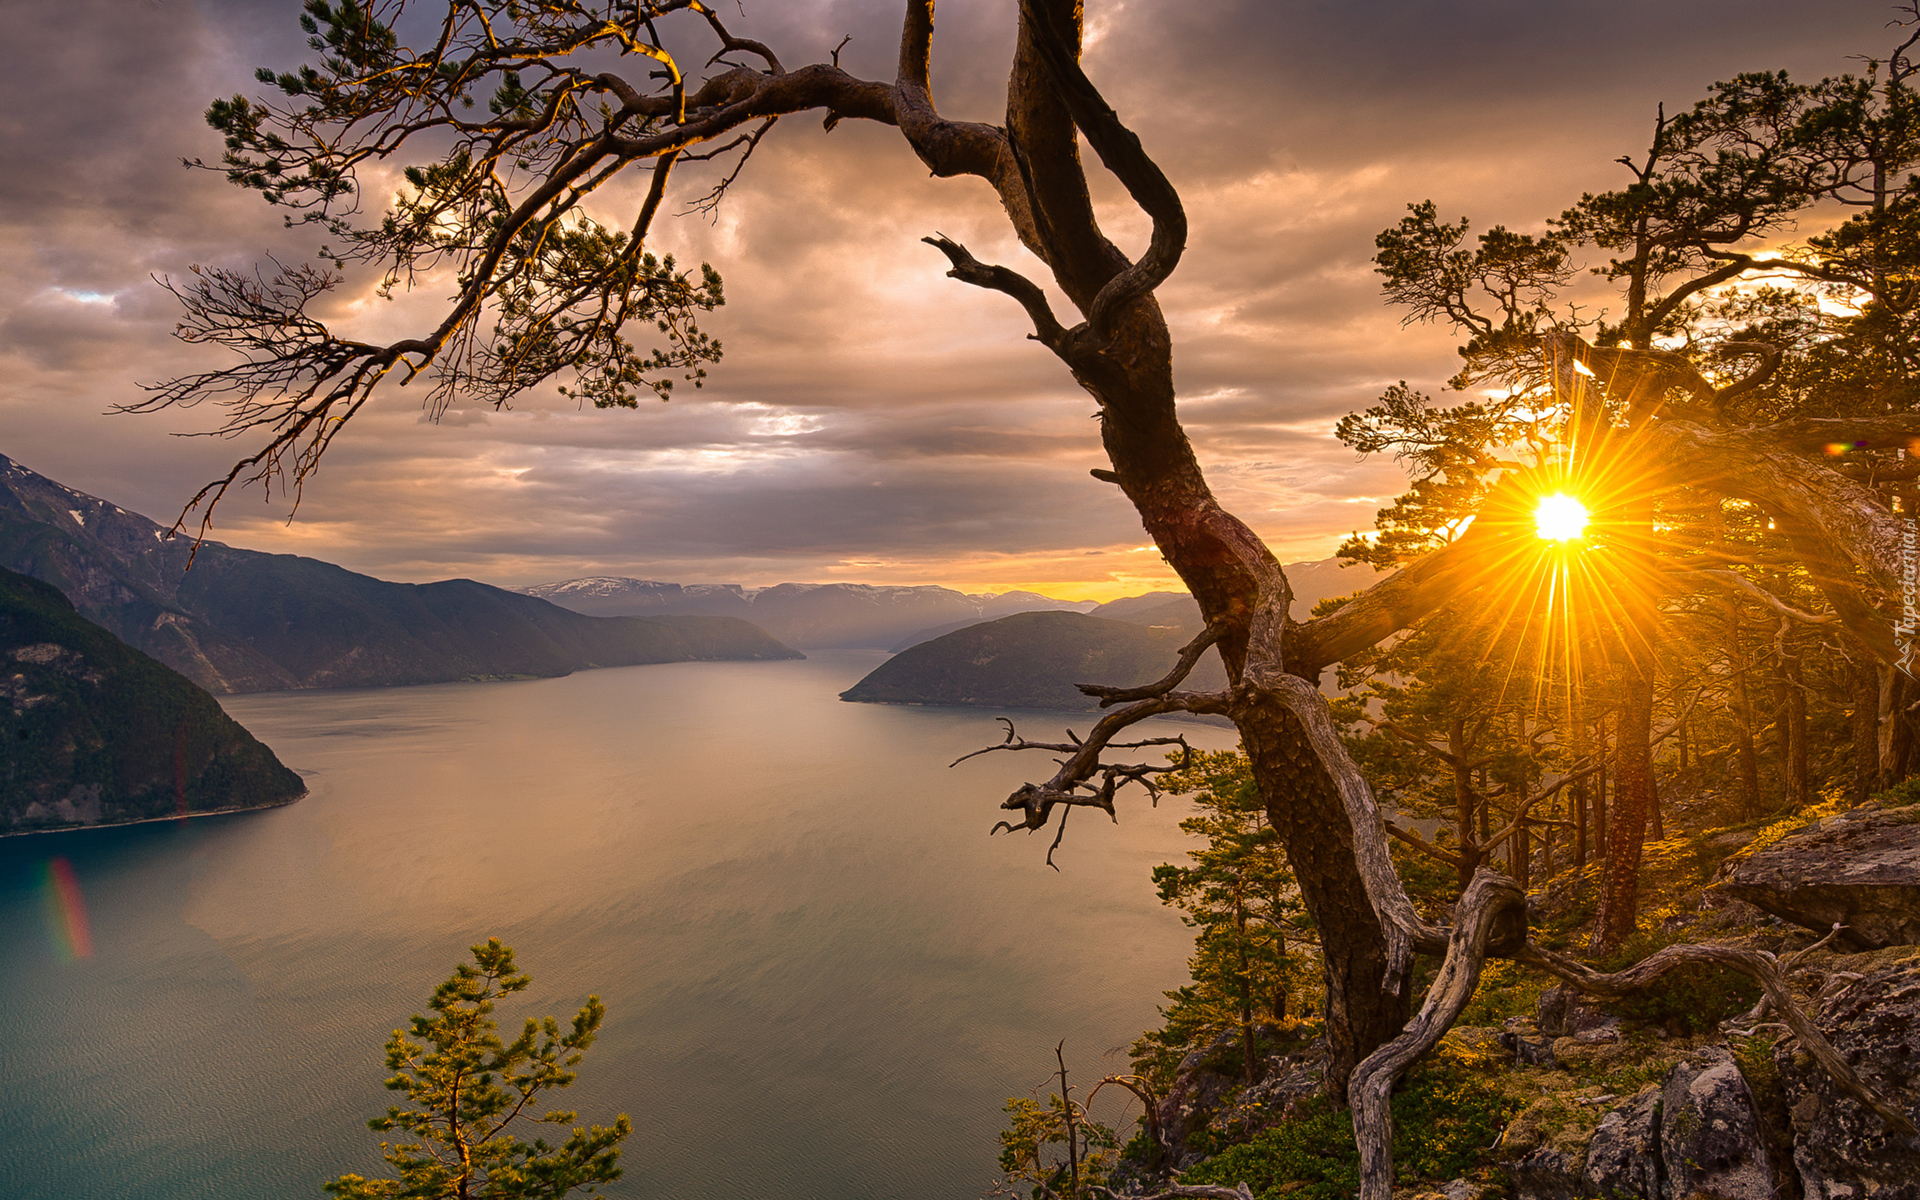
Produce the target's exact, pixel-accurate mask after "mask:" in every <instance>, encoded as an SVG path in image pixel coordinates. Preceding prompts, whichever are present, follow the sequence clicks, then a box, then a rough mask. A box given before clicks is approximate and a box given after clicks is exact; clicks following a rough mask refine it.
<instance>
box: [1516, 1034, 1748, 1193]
mask: <svg viewBox="0 0 1920 1200" xmlns="http://www.w3.org/2000/svg"><path fill="white" fill-rule="evenodd" d="M1508 1174H1509V1177H1510V1178H1511V1180H1512V1183H1513V1189H1514V1196H1515V1197H1516V1200H1584V1198H1587V1197H1609V1198H1621V1197H1636V1198H1637V1200H1690V1198H1692V1197H1699V1196H1710V1197H1714V1198H1715V1200H1774V1197H1775V1196H1776V1195H1778V1194H1780V1193H1779V1191H1778V1189H1779V1186H1780V1185H1781V1184H1782V1183H1783V1182H1786V1181H1785V1180H1784V1179H1783V1178H1782V1177H1781V1175H1782V1173H1781V1172H1780V1171H1779V1170H1777V1164H1775V1163H1774V1162H1773V1161H1772V1156H1771V1155H1770V1154H1769V1152H1768V1149H1767V1131H1766V1128H1765V1125H1764V1122H1763V1120H1762V1118H1761V1115H1760V1112H1759V1107H1758V1105H1757V1104H1756V1103H1755V1102H1754V1097H1753V1092H1752V1089H1750V1088H1749V1087H1748V1086H1747V1081H1746V1078H1745V1077H1744V1076H1743V1075H1741V1073H1740V1068H1739V1067H1738V1066H1737V1065H1736V1064H1735V1063H1734V1061H1733V1058H1732V1056H1731V1054H1729V1053H1728V1051H1727V1049H1726V1048H1725V1047H1724V1046H1709V1047H1705V1048H1703V1049H1701V1050H1699V1051H1696V1052H1695V1053H1694V1054H1692V1055H1691V1056H1689V1057H1688V1058H1687V1059H1685V1060H1683V1061H1681V1062H1678V1063H1675V1064H1674V1065H1673V1067H1672V1068H1671V1069H1670V1070H1669V1071H1668V1072H1667V1074H1666V1077H1665V1079H1664V1080H1663V1081H1662V1082H1661V1083H1660V1084H1659V1085H1657V1086H1655V1085H1651V1084H1650V1085H1648V1086H1647V1087H1645V1088H1642V1089H1641V1090H1640V1092H1639V1093H1638V1094H1637V1095H1635V1096H1633V1097H1632V1098H1630V1099H1629V1100H1627V1101H1626V1102H1625V1103H1624V1104H1618V1105H1616V1106H1615V1107H1614V1109H1613V1111H1611V1112H1609V1113H1608V1114H1607V1115H1606V1116H1605V1117H1603V1118H1602V1119H1601V1121H1600V1124H1599V1126H1598V1127H1596V1128H1594V1129H1593V1131H1592V1134H1591V1136H1589V1137H1588V1138H1587V1141H1586V1147H1585V1152H1584V1153H1582V1152H1581V1151H1580V1150H1579V1148H1578V1143H1577V1142H1575V1143H1574V1144H1573V1145H1568V1144H1567V1142H1566V1139H1559V1140H1555V1141H1549V1142H1546V1143H1545V1144H1541V1145H1538V1146H1536V1147H1534V1148H1532V1149H1530V1150H1529V1151H1528V1152H1527V1153H1526V1154H1525V1155H1524V1156H1522V1157H1520V1158H1519V1159H1518V1160H1517V1161H1514V1162H1512V1163H1510V1164H1509V1166H1508Z"/></svg>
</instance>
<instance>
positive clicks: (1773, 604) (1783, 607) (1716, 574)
mask: <svg viewBox="0 0 1920 1200" xmlns="http://www.w3.org/2000/svg"><path fill="white" fill-rule="evenodd" d="M1676 578H1689V579H1707V580H1711V581H1713V582H1714V583H1718V584H1720V585H1721V586H1723V587H1728V588H1731V589H1733V590H1734V591H1737V592H1739V593H1741V594H1742V595H1745V596H1747V597H1749V598H1750V599H1753V600H1757V601H1759V602H1760V603H1761V604H1764V605H1766V606H1767V607H1768V608H1770V609H1772V610H1773V611H1774V612H1775V613H1777V614H1779V615H1780V616H1782V617H1786V618H1788V619H1790V620H1794V621H1798V622H1800V623H1801V624H1802V625H1832V624H1834V623H1835V622H1837V621H1838V620H1839V619H1840V614H1839V613H1810V612H1803V611H1801V610H1800V609H1797V608H1795V607H1793V606H1792V605H1790V604H1788V603H1787V602H1786V601H1784V600H1782V599H1780V597H1778V596H1776V595H1774V594H1773V593H1772V592H1769V591H1767V590H1766V589H1765V588H1763V587H1761V586H1759V585H1758V584H1756V583H1754V582H1753V581H1752V580H1750V579H1748V578H1746V577H1745V576H1743V575H1740V574H1739V573H1737V572H1734V571H1687V572H1685V573H1684V574H1682V575H1677V576H1676Z"/></svg>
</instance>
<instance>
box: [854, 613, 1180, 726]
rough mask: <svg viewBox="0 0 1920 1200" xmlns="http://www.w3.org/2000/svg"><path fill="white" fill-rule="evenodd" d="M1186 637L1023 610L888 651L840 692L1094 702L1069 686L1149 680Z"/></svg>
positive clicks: (1032, 704) (996, 702)
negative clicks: (895, 651)
mask: <svg viewBox="0 0 1920 1200" xmlns="http://www.w3.org/2000/svg"><path fill="white" fill-rule="evenodd" d="M1186 640H1187V639H1186V638H1184V637H1181V636H1180V635H1179V634H1178V633H1177V632H1174V631H1171V630H1154V629H1148V628H1147V627H1145V626H1143V625H1132V624H1128V623H1127V622H1125V621H1109V620H1106V619H1104V618H1101V617H1091V616H1087V615H1085V614H1083V613H1075V612H1027V613H1016V614H1015V615H1013V616H1011V617H1002V618H1000V619H999V620H997V621H987V622H985V623H983V624H979V625H970V626H968V627H967V628H965V629H961V630H958V631H957V632H954V633H949V634H947V635H946V636H944V637H938V638H935V639H934V640H932V641H930V642H922V643H921V644H920V645H918V646H915V647H913V648H912V649H910V650H906V651H903V652H902V653H900V654H896V655H894V656H893V657H892V658H890V659H888V660H887V661H886V662H884V663H882V664H881V665H880V666H879V667H878V668H876V669H875V670H874V671H873V672H872V673H871V674H869V675H868V676H867V677H866V678H865V679H862V680H861V681H860V682H859V683H856V684H854V685H853V686H852V687H850V688H848V689H847V690H846V691H844V692H842V693H840V698H841V699H842V700H851V701H858V702H865V703H874V704H954V705H965V706H970V707H983V708H1045V709H1060V710H1067V711H1073V712H1080V711H1085V710H1087V709H1091V708H1094V707H1095V701H1094V700H1093V699H1092V698H1091V697H1089V696H1084V695H1082V694H1081V693H1080V692H1079V691H1077V690H1076V689H1075V687H1074V685H1075V684H1078V683H1105V684H1112V685H1114V686H1116V687H1131V686H1134V685H1136V684H1141V683H1151V682H1152V681H1153V680H1155V679H1157V678H1159V677H1160V676H1161V675H1164V674H1165V673H1166V671H1167V668H1168V667H1170V666H1172V665H1173V658H1174V654H1175V652H1176V651H1177V650H1178V649H1179V648H1180V646H1181V645H1182V644H1183V643H1184V642H1185V641H1186Z"/></svg>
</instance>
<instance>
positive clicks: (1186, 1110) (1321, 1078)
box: [1155, 1025, 1328, 1169]
mask: <svg viewBox="0 0 1920 1200" xmlns="http://www.w3.org/2000/svg"><path fill="white" fill-rule="evenodd" d="M1279 1033H1280V1031H1279V1030H1277V1029H1275V1028H1274V1027H1273V1026H1270V1025H1261V1026H1256V1035H1257V1036H1261V1037H1268V1038H1274V1037H1278V1036H1279ZM1239 1047H1240V1041H1239V1037H1238V1035H1237V1034H1234V1033H1223V1034H1221V1035H1220V1036H1219V1037H1217V1038H1215V1039H1214V1040H1213V1041H1212V1042H1210V1043H1209V1044H1208V1045H1206V1046H1205V1047H1203V1048H1202V1049H1199V1050H1195V1051H1193V1052H1192V1053H1191V1054H1189V1055H1187V1057H1186V1058H1185V1059H1183V1060H1182V1061H1181V1063H1180V1066H1179V1067H1178V1068H1177V1069H1176V1070H1175V1072H1174V1078H1173V1086H1172V1087H1171V1088H1169V1089H1168V1091H1167V1094H1166V1096H1165V1097H1164V1098H1163V1099H1162V1100H1161V1101H1160V1103H1159V1105H1158V1106H1157V1107H1156V1108H1155V1112H1156V1113H1157V1115H1158V1117H1159V1122H1160V1135H1161V1138H1162V1140H1163V1145H1164V1148H1165V1150H1166V1152H1167V1165H1169V1166H1171V1167H1173V1168H1175V1169H1181V1168H1185V1167H1189V1166H1192V1165H1193V1164H1194V1163H1196V1162H1198V1161H1199V1160H1200V1159H1201V1158H1202V1157H1203V1155H1202V1154H1201V1153H1200V1152H1198V1151H1196V1150H1194V1149H1193V1148H1192V1147H1191V1146H1190V1145H1189V1141H1190V1140H1191V1139H1192V1138H1193V1136H1194V1135H1195V1134H1196V1133H1198V1132H1200V1131H1201V1130H1203V1129H1207V1128H1209V1127H1210V1126H1211V1127H1222V1126H1232V1127H1233V1128H1234V1129H1235V1132H1236V1133H1237V1134H1239V1135H1243V1136H1244V1135H1250V1134H1252V1133H1256V1132H1258V1131H1259V1130H1262V1129H1265V1128H1267V1127H1268V1126H1270V1125H1273V1124H1276V1123H1278V1122H1279V1121H1281V1120H1284V1119H1285V1118H1286V1117H1287V1116H1289V1115H1290V1114H1291V1113H1292V1111H1293V1108H1294V1106H1295V1105H1297V1104H1298V1103H1299V1102H1300V1101H1302V1100H1304V1099H1306V1098H1307V1097H1309V1096H1313V1095H1317V1094H1319V1092H1320V1091H1321V1089H1322V1086H1323V1085H1324V1083H1325V1080H1326V1074H1327V1059H1328V1055H1327V1047H1326V1041H1325V1039H1316V1040H1315V1041H1313V1042H1312V1043H1310V1044H1308V1045H1307V1046H1306V1047H1305V1048H1304V1049H1303V1050H1302V1051H1301V1052H1300V1053H1298V1054H1291V1055H1282V1054H1275V1055H1269V1056H1268V1057H1267V1059H1266V1060H1265V1062H1264V1063H1263V1064H1262V1066H1261V1075H1260V1079H1259V1080H1258V1081H1257V1082H1256V1083H1255V1084H1254V1085H1253V1086H1252V1087H1246V1082H1247V1080H1246V1075H1245V1067H1244V1065H1243V1064H1244V1062H1245V1060H1244V1059H1243V1058H1242V1057H1241V1051H1240V1048H1239ZM1242 1089H1244V1091H1243V1090H1242Z"/></svg>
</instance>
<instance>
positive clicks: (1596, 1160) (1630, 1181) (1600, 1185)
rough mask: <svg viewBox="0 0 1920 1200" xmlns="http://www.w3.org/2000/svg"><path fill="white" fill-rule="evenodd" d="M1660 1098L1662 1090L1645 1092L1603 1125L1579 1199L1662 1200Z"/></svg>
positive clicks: (1589, 1153) (1591, 1149)
mask: <svg viewBox="0 0 1920 1200" xmlns="http://www.w3.org/2000/svg"><path fill="white" fill-rule="evenodd" d="M1661 1096H1662V1091H1661V1089H1659V1088H1656V1087H1647V1088H1644V1089H1642V1090H1641V1092H1640V1094H1639V1095H1637V1096H1635V1097H1634V1098H1633V1099H1632V1100H1631V1101H1630V1102H1628V1103H1627V1104H1626V1105H1625V1106H1623V1107H1621V1108H1617V1109H1615V1110H1614V1111H1612V1112H1610V1113H1608V1114H1607V1115H1606V1117H1605V1119H1603V1120H1602V1121H1601V1122H1600V1128H1598V1129H1596V1130H1594V1131H1593V1140H1592V1141H1591V1142H1588V1143H1587V1166H1586V1170H1585V1171H1584V1172H1583V1173H1582V1176H1581V1180H1580V1189H1579V1194H1580V1195H1582V1196H1634V1197H1637V1198H1638V1200H1661V1196H1662V1192H1661V1187H1660V1184H1661V1176H1662V1174H1663V1173H1662V1171H1661V1169H1660V1148H1661V1136H1660V1134H1661V1130H1660V1102H1661Z"/></svg>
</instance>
